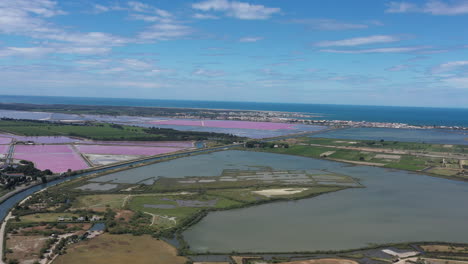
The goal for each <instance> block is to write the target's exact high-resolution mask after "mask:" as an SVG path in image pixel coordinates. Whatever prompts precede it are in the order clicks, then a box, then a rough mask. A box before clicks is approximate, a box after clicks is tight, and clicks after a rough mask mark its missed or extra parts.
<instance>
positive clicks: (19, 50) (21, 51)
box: [0, 44, 110, 57]
mask: <svg viewBox="0 0 468 264" xmlns="http://www.w3.org/2000/svg"><path fill="white" fill-rule="evenodd" d="M109 51H110V49H109V48H106V47H77V46H70V45H56V44H55V45H53V44H50V45H48V46H36V47H6V48H3V49H0V57H9V56H21V57H42V56H45V55H47V54H51V53H59V54H81V55H91V54H102V53H107V52H109Z"/></svg>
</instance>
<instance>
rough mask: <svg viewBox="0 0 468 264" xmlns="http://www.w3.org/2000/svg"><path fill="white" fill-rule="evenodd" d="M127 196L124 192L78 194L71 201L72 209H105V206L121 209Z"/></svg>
mask: <svg viewBox="0 0 468 264" xmlns="http://www.w3.org/2000/svg"><path fill="white" fill-rule="evenodd" d="M127 198H128V195H125V194H100V195H83V196H79V197H78V198H77V199H76V201H75V202H74V203H73V207H72V208H73V209H91V210H97V211H105V210H106V208H110V209H121V208H122V207H123V206H124V202H125V201H126V199H127Z"/></svg>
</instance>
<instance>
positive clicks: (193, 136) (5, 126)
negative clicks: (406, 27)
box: [0, 119, 240, 141]
mask: <svg viewBox="0 0 468 264" xmlns="http://www.w3.org/2000/svg"><path fill="white" fill-rule="evenodd" d="M0 131H3V132H7V133H13V134H18V135H24V136H75V137H83V138H89V139H95V140H142V141H143V140H144V141H163V140H168V141H172V140H207V139H215V140H227V141H236V140H239V139H240V138H239V137H236V136H232V135H227V134H222V133H210V132H193V131H178V130H174V129H149V128H144V127H137V126H124V125H115V124H107V123H86V124H64V123H52V122H46V121H21V120H6V119H2V120H0Z"/></svg>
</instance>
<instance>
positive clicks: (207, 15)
mask: <svg viewBox="0 0 468 264" xmlns="http://www.w3.org/2000/svg"><path fill="white" fill-rule="evenodd" d="M192 17H193V18H196V19H219V17H218V16H215V15H210V14H200V13H196V14H194V15H193V16H192Z"/></svg>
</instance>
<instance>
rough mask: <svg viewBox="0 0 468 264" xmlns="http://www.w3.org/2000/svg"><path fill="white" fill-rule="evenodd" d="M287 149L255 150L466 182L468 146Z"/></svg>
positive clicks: (327, 143)
mask: <svg viewBox="0 0 468 264" xmlns="http://www.w3.org/2000/svg"><path fill="white" fill-rule="evenodd" d="M286 142H288V143H289V147H288V148H271V147H269V146H266V145H265V146H263V145H260V146H256V147H255V148H253V150H255V151H265V152H272V153H280V154H288V155H298V156H304V157H311V158H324V159H331V160H338V161H345V162H350V163H354V164H365V165H374V166H382V167H386V168H392V169H403V170H409V171H425V172H426V173H429V174H431V175H434V176H439V177H446V178H452V179H459V180H468V174H467V173H468V171H467V170H466V167H467V166H466V165H465V162H466V161H464V160H465V159H467V158H468V157H467V156H465V155H466V154H467V153H468V146H464V145H441V144H427V143H411V142H397V141H388V142H387V141H383V140H381V141H372V140H344V139H330V138H310V137H304V138H298V139H293V140H286Z"/></svg>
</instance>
